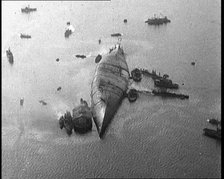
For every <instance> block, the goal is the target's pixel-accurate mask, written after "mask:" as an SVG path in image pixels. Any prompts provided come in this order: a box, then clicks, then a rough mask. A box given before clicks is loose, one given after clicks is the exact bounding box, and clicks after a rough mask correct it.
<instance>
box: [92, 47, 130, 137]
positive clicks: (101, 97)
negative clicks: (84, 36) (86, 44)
mask: <svg viewBox="0 0 224 179" xmlns="http://www.w3.org/2000/svg"><path fill="white" fill-rule="evenodd" d="M129 77H130V74H129V69H128V65H127V62H126V58H125V54H124V51H123V49H122V48H121V47H120V45H117V46H116V48H115V49H113V51H112V52H110V53H108V54H106V55H105V56H102V59H101V60H100V61H99V62H98V64H97V67H96V70H95V74H94V78H93V81H92V84H91V107H92V113H93V120H94V122H95V124H96V127H97V130H98V133H99V136H100V138H102V137H103V135H104V133H105V131H106V129H107V127H108V125H109V124H110V122H111V120H112V119H113V117H114V115H115V113H116V111H117V110H118V108H119V105H120V103H121V101H122V99H123V98H124V96H125V94H126V91H127V89H128V83H129Z"/></svg>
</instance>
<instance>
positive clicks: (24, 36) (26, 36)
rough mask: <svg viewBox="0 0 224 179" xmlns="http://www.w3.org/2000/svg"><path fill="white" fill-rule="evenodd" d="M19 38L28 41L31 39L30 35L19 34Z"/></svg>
mask: <svg viewBox="0 0 224 179" xmlns="http://www.w3.org/2000/svg"><path fill="white" fill-rule="evenodd" d="M20 38H21V39H23V38H26V39H30V38H31V35H26V34H20Z"/></svg>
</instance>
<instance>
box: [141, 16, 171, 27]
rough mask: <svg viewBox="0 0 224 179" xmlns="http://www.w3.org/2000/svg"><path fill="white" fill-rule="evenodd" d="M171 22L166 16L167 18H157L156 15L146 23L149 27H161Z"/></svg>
mask: <svg viewBox="0 0 224 179" xmlns="http://www.w3.org/2000/svg"><path fill="white" fill-rule="evenodd" d="M169 22H171V21H170V20H169V19H168V18H167V17H166V16H165V17H161V16H160V17H156V15H155V14H154V17H152V18H149V19H148V20H147V21H145V23H148V24H149V25H161V24H167V23H169Z"/></svg>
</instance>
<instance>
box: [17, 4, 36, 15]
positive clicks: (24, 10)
mask: <svg viewBox="0 0 224 179" xmlns="http://www.w3.org/2000/svg"><path fill="white" fill-rule="evenodd" d="M36 10H37V8H30V6H29V5H28V7H25V8H21V12H22V13H30V12H33V11H36Z"/></svg>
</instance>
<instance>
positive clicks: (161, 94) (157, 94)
mask: <svg viewBox="0 0 224 179" xmlns="http://www.w3.org/2000/svg"><path fill="white" fill-rule="evenodd" d="M152 93H153V94H154V95H156V96H162V97H175V98H180V99H188V98H189V96H188V95H184V94H176V93H170V92H167V91H162V90H152Z"/></svg>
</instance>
